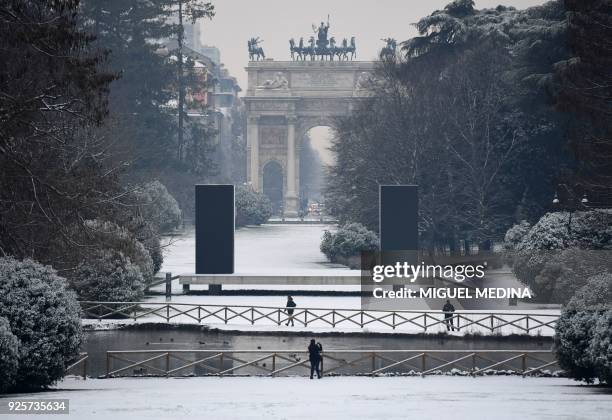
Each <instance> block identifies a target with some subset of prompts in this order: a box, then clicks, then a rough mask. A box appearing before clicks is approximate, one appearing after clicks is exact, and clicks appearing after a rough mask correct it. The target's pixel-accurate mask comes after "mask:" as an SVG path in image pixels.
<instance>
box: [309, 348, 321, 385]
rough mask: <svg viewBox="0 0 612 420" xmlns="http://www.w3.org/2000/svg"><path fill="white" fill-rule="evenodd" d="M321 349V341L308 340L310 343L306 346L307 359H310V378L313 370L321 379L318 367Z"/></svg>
mask: <svg viewBox="0 0 612 420" xmlns="http://www.w3.org/2000/svg"><path fill="white" fill-rule="evenodd" d="M322 350H323V346H322V345H321V343H318V344H317V343H315V340H314V339H312V340H310V345H309V346H308V360H310V379H312V377H313V375H314V373H315V371H316V372H317V378H318V379H321V370H320V369H319V365H320V363H321V351H322Z"/></svg>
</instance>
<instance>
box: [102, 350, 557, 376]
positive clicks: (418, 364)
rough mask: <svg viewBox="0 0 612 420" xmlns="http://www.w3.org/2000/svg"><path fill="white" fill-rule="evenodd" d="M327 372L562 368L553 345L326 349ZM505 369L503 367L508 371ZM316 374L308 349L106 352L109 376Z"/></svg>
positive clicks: (491, 371) (539, 370)
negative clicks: (535, 347) (531, 347)
mask: <svg viewBox="0 0 612 420" xmlns="http://www.w3.org/2000/svg"><path fill="white" fill-rule="evenodd" d="M321 356H322V361H321V371H322V373H323V374H324V375H332V374H333V375H368V376H381V375H406V376H409V375H416V376H418V375H420V376H427V375H433V374H449V373H450V374H459V375H468V374H469V375H472V376H478V375H486V374H495V373H504V374H517V375H522V376H529V375H534V374H536V373H548V374H553V373H555V372H557V373H558V372H560V369H559V368H558V364H557V361H556V359H555V356H554V354H553V353H552V352H551V351H550V350H548V351H546V350H541V351H540V350H325V351H323V352H322V355H321ZM502 371H503V372H502ZM309 373H310V362H309V360H308V353H307V352H306V351H303V350H225V349H222V350H126V351H108V352H106V375H105V377H121V376H168V377H170V376H221V377H222V376H251V375H260V376H287V375H299V376H301V375H303V374H309Z"/></svg>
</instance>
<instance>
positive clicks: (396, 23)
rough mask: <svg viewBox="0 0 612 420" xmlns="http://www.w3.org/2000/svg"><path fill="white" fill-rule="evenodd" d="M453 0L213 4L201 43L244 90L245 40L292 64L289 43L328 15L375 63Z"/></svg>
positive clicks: (480, 2)
mask: <svg viewBox="0 0 612 420" xmlns="http://www.w3.org/2000/svg"><path fill="white" fill-rule="evenodd" d="M449 1H450V0H373V1H372V0H299V1H297V0H212V2H213V4H214V5H215V9H216V16H215V17H214V18H213V20H212V21H202V22H201V28H202V42H203V43H204V44H207V45H215V46H217V47H218V48H219V49H220V50H221V61H222V62H224V63H225V65H226V67H227V68H228V69H229V70H230V73H231V74H232V75H233V76H234V77H236V78H237V79H238V81H239V83H240V85H241V87H242V89H243V91H245V90H246V72H245V71H244V67H245V66H246V65H247V62H248V52H247V46H246V44H247V39H248V38H250V37H253V36H259V37H260V38H261V39H263V40H264V42H263V44H262V46H263V48H264V51H265V53H266V57H271V58H274V59H275V60H279V61H280V60H288V59H290V55H289V38H291V37H294V38H295V39H296V40H297V39H299V37H300V36H304V37H305V39H307V38H306V37H307V36H310V35H312V25H313V24H319V23H320V22H321V21H322V20H325V21H326V20H327V15H328V14H329V15H330V25H331V26H330V30H329V32H330V36H335V37H336V39H337V40H341V39H342V38H344V37H347V38H350V37H351V36H355V37H356V39H357V55H358V57H357V58H358V59H359V60H371V59H373V58H375V57H376V54H377V51H378V50H379V49H380V48H381V46H382V44H383V42H382V41H381V40H380V39H381V38H386V37H392V38H396V39H397V40H399V41H403V40H405V39H408V38H410V37H413V36H415V35H416V31H415V29H414V28H413V27H412V26H411V25H410V24H412V23H414V22H416V21H418V20H419V18H421V17H423V16H426V15H428V14H430V13H431V12H433V11H434V10H438V9H442V8H444V6H445V5H446V4H448V3H449ZM544 2H545V1H544V0H506V1H503V0H476V7H477V8H479V9H481V8H490V7H495V6H497V5H498V4H500V3H501V4H504V5H507V6H514V7H516V8H519V9H524V8H526V7H529V6H534V5H538V4H542V3H544Z"/></svg>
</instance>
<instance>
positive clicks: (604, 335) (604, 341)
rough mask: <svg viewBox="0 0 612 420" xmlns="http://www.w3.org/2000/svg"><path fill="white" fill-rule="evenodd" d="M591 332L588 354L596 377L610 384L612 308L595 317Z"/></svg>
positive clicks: (611, 382)
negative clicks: (595, 320)
mask: <svg viewBox="0 0 612 420" xmlns="http://www.w3.org/2000/svg"><path fill="white" fill-rule="evenodd" d="M591 333H592V334H593V336H592V338H591V343H590V346H589V348H588V354H589V356H590V358H591V360H592V361H593V364H594V365H595V373H596V374H597V378H598V379H599V381H600V382H605V383H607V384H612V310H607V311H605V312H604V313H603V314H601V316H599V317H598V318H597V322H596V324H595V326H594V327H593V329H592V331H591Z"/></svg>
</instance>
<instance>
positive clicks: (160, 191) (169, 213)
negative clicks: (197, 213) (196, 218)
mask: <svg viewBox="0 0 612 420" xmlns="http://www.w3.org/2000/svg"><path fill="white" fill-rule="evenodd" d="M136 197H137V199H138V203H139V205H140V211H141V213H142V215H143V217H144V218H145V220H147V221H148V222H149V223H151V224H152V225H153V226H155V227H156V228H157V230H158V231H159V232H162V233H164V232H169V231H172V230H173V229H176V228H177V227H179V226H180V224H181V220H182V214H181V209H180V207H179V204H178V202H177V201H176V199H175V198H174V197H173V196H172V195H171V194H170V193H169V192H168V189H167V188H166V186H165V185H164V184H162V183H161V182H159V181H153V182H149V183H148V184H146V185H145V186H144V187H143V188H141V189H139V190H138V191H136Z"/></svg>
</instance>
